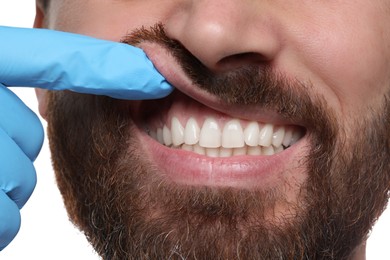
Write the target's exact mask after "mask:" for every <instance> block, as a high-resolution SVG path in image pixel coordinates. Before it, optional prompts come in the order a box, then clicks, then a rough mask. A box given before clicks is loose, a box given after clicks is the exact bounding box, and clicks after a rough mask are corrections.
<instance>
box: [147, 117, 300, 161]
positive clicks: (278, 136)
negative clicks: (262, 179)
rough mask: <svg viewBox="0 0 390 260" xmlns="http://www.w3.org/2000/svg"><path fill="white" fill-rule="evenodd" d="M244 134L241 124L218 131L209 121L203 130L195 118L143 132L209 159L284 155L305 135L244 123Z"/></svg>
mask: <svg viewBox="0 0 390 260" xmlns="http://www.w3.org/2000/svg"><path fill="white" fill-rule="evenodd" d="M244 124H246V128H245V131H243V128H242V125H241V121H240V120H239V119H232V120H230V121H228V122H227V123H226V124H225V125H224V127H223V131H221V129H220V127H219V124H218V122H217V121H216V120H215V119H213V118H212V117H208V118H206V120H205V121H204V122H203V126H202V128H201V129H199V125H198V123H197V121H196V120H195V118H193V117H191V118H189V119H188V120H187V122H186V124H185V127H183V126H182V124H181V123H180V122H179V119H178V118H177V117H172V121H171V128H170V129H169V128H168V127H167V125H164V127H163V128H157V129H155V130H151V129H149V128H145V132H147V133H148V135H149V136H150V137H152V138H153V139H155V140H156V141H158V142H159V143H161V144H163V145H165V146H168V147H172V148H176V149H182V150H186V151H191V152H194V153H197V154H200V155H206V156H209V157H231V156H238V155H254V156H259V155H274V154H276V153H280V152H282V151H284V150H285V149H286V148H288V147H290V146H292V145H293V144H295V143H296V142H297V141H299V140H300V139H301V138H302V136H303V134H304V132H302V131H300V130H299V129H298V128H297V127H293V126H274V125H272V124H270V123H268V124H260V123H258V122H246V123H244Z"/></svg>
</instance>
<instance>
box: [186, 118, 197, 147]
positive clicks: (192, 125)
mask: <svg viewBox="0 0 390 260" xmlns="http://www.w3.org/2000/svg"><path fill="white" fill-rule="evenodd" d="M199 134H200V128H199V126H198V123H197V122H196V120H195V119H194V118H192V117H191V118H190V119H189V120H188V121H187V124H186V127H185V129H184V142H185V143H186V144H196V143H198V142H199Z"/></svg>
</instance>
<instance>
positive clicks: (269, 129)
mask: <svg viewBox="0 0 390 260" xmlns="http://www.w3.org/2000/svg"><path fill="white" fill-rule="evenodd" d="M273 129H274V126H273V125H271V124H265V125H264V126H263V127H262V128H261V130H260V133H259V145H261V146H266V147H268V146H270V145H271V144H272V134H273V131H274V130H273Z"/></svg>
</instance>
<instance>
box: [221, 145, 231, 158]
mask: <svg viewBox="0 0 390 260" xmlns="http://www.w3.org/2000/svg"><path fill="white" fill-rule="evenodd" d="M232 155H233V149H232V148H225V147H221V148H220V150H219V156H220V157H230V156H232Z"/></svg>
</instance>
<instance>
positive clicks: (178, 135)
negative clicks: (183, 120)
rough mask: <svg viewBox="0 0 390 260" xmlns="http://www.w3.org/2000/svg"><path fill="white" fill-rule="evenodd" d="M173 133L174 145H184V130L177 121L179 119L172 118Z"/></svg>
mask: <svg viewBox="0 0 390 260" xmlns="http://www.w3.org/2000/svg"><path fill="white" fill-rule="evenodd" d="M171 132H172V143H173V145H174V146H179V145H182V144H183V143H184V128H183V126H182V125H181V124H180V122H179V119H177V117H173V118H172V124H171Z"/></svg>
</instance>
